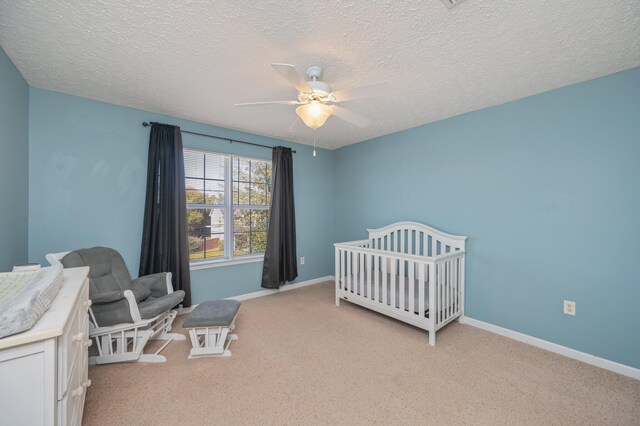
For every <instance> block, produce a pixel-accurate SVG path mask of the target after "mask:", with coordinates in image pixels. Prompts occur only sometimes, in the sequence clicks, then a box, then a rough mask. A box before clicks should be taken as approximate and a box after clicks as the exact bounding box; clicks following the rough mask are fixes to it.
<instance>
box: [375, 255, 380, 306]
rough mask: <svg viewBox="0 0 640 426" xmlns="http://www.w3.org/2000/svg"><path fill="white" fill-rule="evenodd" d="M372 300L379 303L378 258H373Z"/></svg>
mask: <svg viewBox="0 0 640 426" xmlns="http://www.w3.org/2000/svg"><path fill="white" fill-rule="evenodd" d="M373 274H374V275H373V281H374V287H373V298H374V299H375V301H376V302H379V301H380V294H379V293H380V257H379V256H373Z"/></svg>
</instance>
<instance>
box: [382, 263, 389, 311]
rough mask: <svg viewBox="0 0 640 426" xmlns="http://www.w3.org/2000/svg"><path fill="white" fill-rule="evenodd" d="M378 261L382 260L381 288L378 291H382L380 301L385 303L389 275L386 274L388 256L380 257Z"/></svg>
mask: <svg viewBox="0 0 640 426" xmlns="http://www.w3.org/2000/svg"><path fill="white" fill-rule="evenodd" d="M380 262H382V288H381V289H380V291H381V292H382V303H384V304H385V305H386V304H387V300H388V299H389V294H388V293H389V292H388V290H387V289H388V288H389V277H388V276H387V275H388V274H387V269H388V266H389V258H388V257H380Z"/></svg>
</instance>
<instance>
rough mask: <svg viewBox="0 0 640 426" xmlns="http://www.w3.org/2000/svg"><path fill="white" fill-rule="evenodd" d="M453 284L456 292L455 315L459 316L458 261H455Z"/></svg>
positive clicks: (454, 296)
mask: <svg viewBox="0 0 640 426" xmlns="http://www.w3.org/2000/svg"><path fill="white" fill-rule="evenodd" d="M453 283H454V291H453V314H454V315H457V314H458V300H459V299H458V259H455V260H454V261H453Z"/></svg>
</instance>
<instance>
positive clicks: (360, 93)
mask: <svg viewBox="0 0 640 426" xmlns="http://www.w3.org/2000/svg"><path fill="white" fill-rule="evenodd" d="M271 66H272V67H273V68H275V69H276V71H278V72H279V73H280V74H281V75H282V76H283V77H284V78H285V79H286V80H287V81H289V83H291V84H292V85H293V86H294V87H295V88H296V89H297V90H298V100H296V101H267V102H249V103H242V104H235V105H234V106H256V105H291V106H294V105H297V108H296V114H298V116H299V117H300V118H301V119H302V121H303V122H304V124H306V125H307V126H308V127H310V128H312V129H313V130H316V129H318V128H320V127H322V126H323V125H324V123H326V121H327V119H328V118H329V117H331V115H334V116H336V117H338V118H339V119H341V120H344V121H346V122H347V123H351V124H353V125H355V126H358V127H365V126H367V125H368V124H369V123H370V122H371V120H369V119H368V118H365V117H363V116H361V115H359V114H356V113H354V112H352V111H350V110H348V109H345V108H343V107H341V106H338V105H335V104H339V103H341V102H346V101H351V100H354V99H362V98H369V97H380V96H386V95H387V94H388V93H389V92H390V89H391V85H390V84H389V83H388V82H382V83H376V84H370V85H367V86H360V87H354V88H352V89H344V90H338V91H337V92H334V91H333V90H332V89H331V86H329V85H328V84H327V83H325V82H323V81H321V80H320V77H321V76H322V68H320V67H319V66H317V65H313V66H310V67H309V68H307V77H308V80H307V79H305V78H304V77H303V76H302V74H300V72H298V70H297V69H296V67H295V66H293V65H290V64H277V63H276V64H271Z"/></svg>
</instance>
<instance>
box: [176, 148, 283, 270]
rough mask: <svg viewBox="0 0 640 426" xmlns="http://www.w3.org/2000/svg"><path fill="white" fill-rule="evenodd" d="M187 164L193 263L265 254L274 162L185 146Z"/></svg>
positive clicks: (189, 224) (246, 258)
mask: <svg viewBox="0 0 640 426" xmlns="http://www.w3.org/2000/svg"><path fill="white" fill-rule="evenodd" d="M184 165H185V191H186V199H187V237H188V241H189V260H190V262H191V265H192V266H194V265H195V266H197V265H207V264H210V263H211V264H212V263H224V262H225V261H232V260H240V259H245V260H250V259H254V258H255V259H260V258H262V255H263V254H264V251H265V248H266V242H267V225H268V223H269V204H270V203H271V162H270V161H268V160H261V159H255V158H248V157H241V156H235V155H228V154H220V153H216V152H210V151H198V150H192V149H184Z"/></svg>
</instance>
